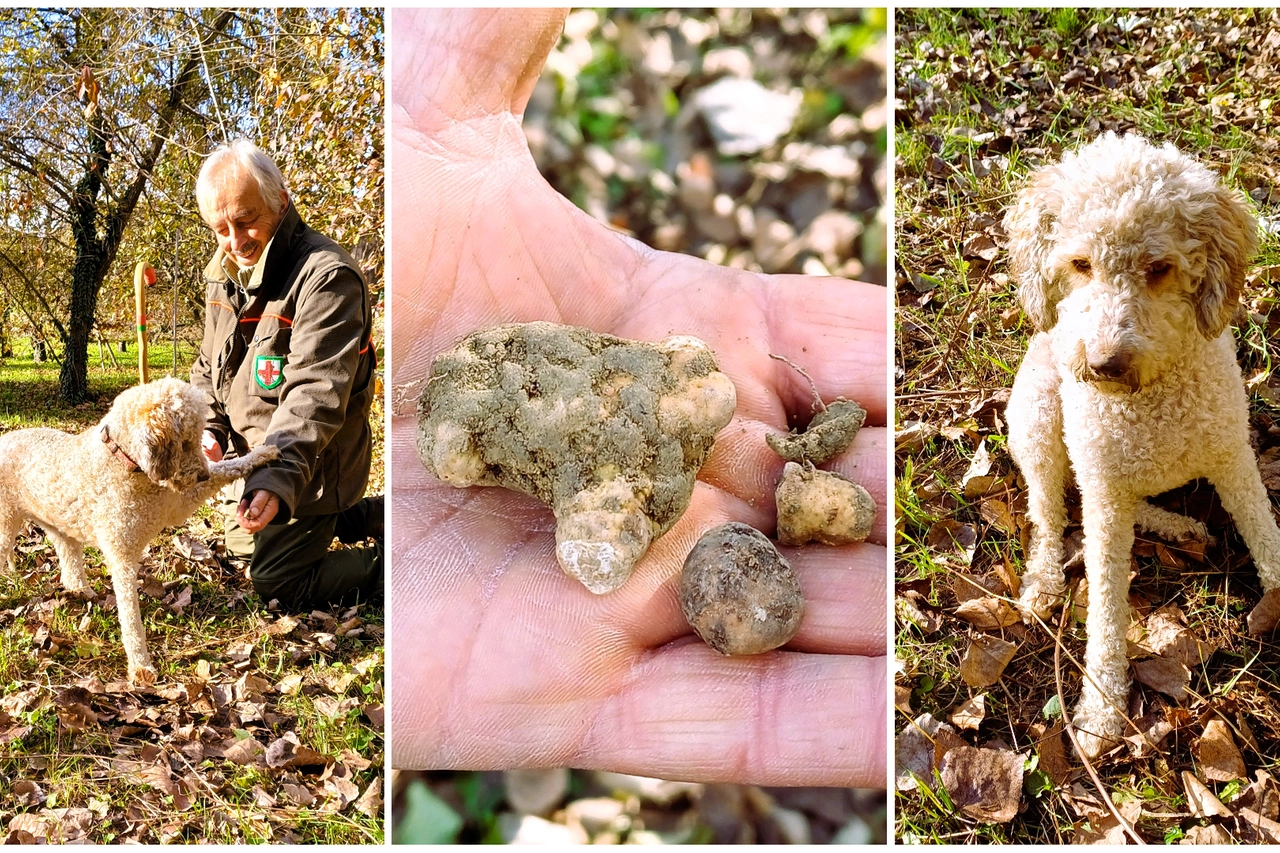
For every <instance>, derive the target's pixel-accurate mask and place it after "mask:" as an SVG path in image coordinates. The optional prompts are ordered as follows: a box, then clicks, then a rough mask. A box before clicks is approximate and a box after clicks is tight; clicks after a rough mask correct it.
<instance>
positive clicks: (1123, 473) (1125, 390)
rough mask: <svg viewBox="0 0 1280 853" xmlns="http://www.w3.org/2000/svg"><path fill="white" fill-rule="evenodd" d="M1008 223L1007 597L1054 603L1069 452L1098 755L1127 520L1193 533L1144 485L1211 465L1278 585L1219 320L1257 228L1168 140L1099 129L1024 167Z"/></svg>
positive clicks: (1231, 300)
mask: <svg viewBox="0 0 1280 853" xmlns="http://www.w3.org/2000/svg"><path fill="white" fill-rule="evenodd" d="M1004 226H1005V230H1006V232H1007V233H1008V235H1009V248H1010V255H1011V261H1012V266H1013V270H1014V273H1015V275H1016V276H1017V278H1018V281H1019V290H1018V296H1019V298H1020V300H1021V302H1022V305H1023V308H1024V310H1025V312H1026V314H1027V316H1028V318H1029V319H1030V320H1031V322H1032V323H1033V324H1034V325H1035V327H1036V329H1037V334H1036V335H1035V336H1034V337H1033V338H1032V339H1031V343H1030V345H1029V348H1028V352H1027V355H1026V357H1025V358H1024V359H1023V362H1022V365H1021V367H1020V368H1019V370H1018V376H1017V379H1016V380H1015V381H1014V386H1013V392H1012V395H1011V396H1010V399H1009V405H1008V409H1007V421H1008V424H1009V449H1010V451H1011V452H1012V454H1013V457H1014V460H1015V461H1016V462H1017V464H1018V467H1019V468H1020V469H1021V470H1022V473H1023V475H1024V476H1025V477H1026V480H1027V490H1028V515H1029V517H1030V520H1031V522H1032V536H1031V544H1030V551H1029V554H1028V556H1027V568H1026V573H1025V574H1024V576H1023V579H1022V590H1021V595H1020V603H1021V607H1022V609H1023V612H1024V615H1026V616H1027V618H1028V619H1029V618H1030V614H1032V613H1034V614H1036V615H1039V616H1042V617H1043V616H1045V615H1047V614H1048V613H1049V612H1050V611H1051V610H1052V609H1053V608H1054V606H1056V605H1057V604H1059V603H1061V601H1062V598H1063V594H1064V579H1063V567H1062V559H1063V547H1062V535H1063V530H1064V528H1065V526H1066V521H1067V516H1066V508H1065V506H1064V497H1063V490H1064V487H1065V484H1066V480H1067V477H1068V462H1069V463H1070V468H1071V469H1072V470H1074V473H1075V477H1076V481H1077V483H1078V484H1079V487H1080V496H1081V503H1082V508H1083V522H1084V537H1085V549H1084V556H1085V571H1086V576H1087V580H1088V584H1089V607H1088V619H1087V624H1086V627H1087V630H1088V645H1087V649H1086V652H1085V679H1084V688H1083V694H1082V696H1081V699H1080V703H1079V705H1078V706H1077V708H1076V713H1075V717H1074V722H1075V726H1076V728H1077V730H1078V739H1079V741H1080V745H1081V749H1082V751H1083V752H1085V753H1086V754H1088V755H1090V756H1095V755H1098V754H1100V753H1101V752H1102V751H1104V750H1106V749H1108V748H1109V747H1111V746H1113V745H1114V744H1115V743H1116V742H1117V741H1118V739H1119V737H1120V736H1121V735H1122V734H1123V732H1124V723H1125V718H1124V711H1125V709H1126V708H1127V700H1128V693H1129V665H1128V659H1127V655H1126V642H1125V633H1126V630H1127V628H1128V626H1129V604H1128V586H1129V565H1130V556H1131V551H1132V547H1133V540H1134V525H1135V524H1137V525H1138V526H1140V527H1143V528H1144V529H1147V530H1150V531H1152V532H1154V533H1157V534H1159V535H1162V536H1166V537H1170V538H1183V537H1188V536H1193V535H1204V534H1205V532H1206V531H1205V529H1204V526H1203V525H1202V524H1201V523H1199V522H1197V521H1193V520H1191V519H1189V518H1186V517H1184V516H1181V515H1178V514H1175V513H1171V512H1167V511H1165V510H1162V509H1159V508H1157V507H1154V506H1152V505H1151V504H1149V503H1147V501H1146V500H1145V499H1146V498H1148V497H1150V496H1152V495H1156V494H1159V493H1161V492H1164V491H1167V490H1169V489H1172V488H1176V487H1177V486H1180V485H1182V484H1183V483H1186V482H1188V481H1189V480H1193V479H1196V478H1200V477H1203V478H1206V479H1208V480H1209V481H1210V482H1211V483H1213V485H1214V487H1215V488H1216V489H1217V492H1218V496H1219V497H1220V498H1221V500H1222V504H1223V506H1224V507H1226V509H1227V511H1228V512H1230V513H1231V517H1232V518H1233V519H1234V520H1235V522H1236V526H1237V527H1238V528H1239V530H1240V533H1241V535H1242V536H1243V537H1244V540H1245V542H1246V543H1247V544H1248V546H1249V550H1250V552H1251V553H1252V555H1253V558H1254V563H1255V565H1256V566H1257V568H1258V573H1259V575H1260V576H1261V579H1262V585H1263V588H1264V589H1266V590H1271V589H1273V588H1275V587H1277V586H1280V530H1278V529H1277V527H1276V523H1275V520H1274V518H1273V516H1272V512H1271V503H1270V501H1269V499H1268V496H1267V492H1266V489H1265V488H1264V487H1263V485H1262V479H1261V477H1260V476H1259V473H1258V466H1257V460H1256V458H1255V456H1254V453H1253V450H1252V449H1251V448H1250V446H1249V427H1248V408H1247V398H1246V395H1245V389H1244V382H1243V378H1242V376H1241V373H1240V367H1239V365H1238V364H1237V362H1236V344H1235V339H1234V338H1233V336H1232V334H1231V331H1230V329H1229V328H1228V324H1229V323H1230V321H1231V318H1232V315H1233V314H1234V312H1235V310H1236V306H1237V303H1238V302H1239V297H1240V292H1241V288H1242V285H1243V282H1244V277H1245V272H1246V269H1247V265H1248V262H1249V259H1250V257H1251V256H1252V254H1253V252H1254V251H1255V250H1256V248H1257V234H1256V231H1257V226H1256V224H1255V222H1254V220H1253V217H1252V215H1251V213H1250V211H1249V208H1248V206H1247V205H1246V204H1245V202H1244V200H1243V199H1242V198H1241V196H1240V195H1239V194H1238V193H1235V192H1232V191H1230V190H1228V189H1226V188H1225V187H1223V186H1222V185H1221V184H1220V183H1219V182H1218V180H1217V178H1216V177H1215V176H1214V175H1213V173H1212V172H1210V171H1209V170H1208V169H1207V168H1205V167H1204V166H1202V165H1200V164H1199V163H1197V162H1195V161H1194V160H1192V159H1191V158H1189V157H1187V156H1185V155H1183V154H1181V153H1179V152H1178V151H1177V150H1176V149H1175V148H1174V147H1173V146H1172V145H1168V144H1166V145H1164V146H1161V147H1156V146H1154V145H1152V144H1150V143H1148V142H1147V141H1146V140H1144V139H1142V138H1141V137H1138V136H1134V135H1129V136H1125V137H1123V138H1120V137H1117V136H1116V135H1115V134H1112V133H1108V134H1106V135H1105V136H1102V137H1100V138H1098V139H1097V140H1095V141H1094V142H1092V143H1091V144H1089V145H1086V146H1085V147H1083V148H1082V149H1080V151H1079V152H1077V153H1075V154H1071V153H1068V154H1066V155H1065V156H1064V157H1063V159H1062V162H1061V163H1060V164H1058V165H1054V166H1049V167H1047V168H1044V169H1041V170H1040V171H1038V172H1036V173H1035V174H1034V175H1033V176H1032V178H1031V183H1030V186H1029V187H1027V188H1026V189H1025V190H1023V192H1022V193H1021V195H1020V196H1019V197H1018V199H1017V202H1016V204H1015V206H1014V207H1013V209H1012V210H1011V211H1010V212H1009V213H1008V215H1007V216H1006V217H1005V222H1004Z"/></svg>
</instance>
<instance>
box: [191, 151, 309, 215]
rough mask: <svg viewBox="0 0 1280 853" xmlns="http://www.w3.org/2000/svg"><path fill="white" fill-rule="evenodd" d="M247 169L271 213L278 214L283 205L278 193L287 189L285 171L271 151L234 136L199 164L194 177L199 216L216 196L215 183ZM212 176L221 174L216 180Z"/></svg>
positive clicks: (216, 184)
mask: <svg viewBox="0 0 1280 853" xmlns="http://www.w3.org/2000/svg"><path fill="white" fill-rule="evenodd" d="M246 172H247V173H248V174H249V175H250V176H252V177H253V179H254V181H256V182H257V184H258V190H259V192H261V193H262V200H263V201H264V202H265V203H266V205H267V209H268V210H270V211H271V213H272V214H273V215H278V214H279V213H280V209H281V208H282V207H283V206H284V205H283V203H282V202H281V201H280V193H281V191H283V192H286V193H287V192H288V191H289V187H288V186H286V185H285V182H284V175H282V174H280V167H279V166H277V165H276V161H275V160H272V159H271V155H269V154H268V153H267V152H265V151H263V150H262V149H261V148H259V147H258V146H256V145H254V144H253V143H252V142H250V141H249V140H247V139H235V140H232V141H231V142H226V143H223V144H222V145H219V146H218V147H217V148H216V149H214V151H213V153H212V154H210V155H209V156H208V157H207V158H205V161H204V165H203V166H201V167H200V175H199V177H197V178H196V205H197V206H198V207H199V208H200V214H201V216H203V215H204V213H205V211H207V210H210V209H211V208H212V207H213V204H214V201H215V199H216V198H217V193H218V187H219V186H221V185H222V184H223V182H224V181H225V180H226V178H228V177H234V176H237V175H240V174H243V173H246ZM215 176H216V177H217V178H220V179H221V180H218V181H216V182H215V180H214V179H215Z"/></svg>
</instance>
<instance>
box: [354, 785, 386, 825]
mask: <svg viewBox="0 0 1280 853" xmlns="http://www.w3.org/2000/svg"><path fill="white" fill-rule="evenodd" d="M355 808H356V811H358V812H360V813H361V814H362V815H364V816H365V817H371V818H375V819H376V818H379V817H381V816H382V777H381V776H374V777H373V781H372V782H370V783H369V786H368V787H367V788H365V789H364V793H363V794H361V795H360V799H358V800H356V803H355Z"/></svg>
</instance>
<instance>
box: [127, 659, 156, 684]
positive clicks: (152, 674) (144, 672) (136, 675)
mask: <svg viewBox="0 0 1280 853" xmlns="http://www.w3.org/2000/svg"><path fill="white" fill-rule="evenodd" d="M129 683H130V684H132V685H133V686H134V687H150V686H151V685H153V684H155V683H156V669H155V667H153V666H151V665H150V664H148V665H146V666H132V665H130V667H129Z"/></svg>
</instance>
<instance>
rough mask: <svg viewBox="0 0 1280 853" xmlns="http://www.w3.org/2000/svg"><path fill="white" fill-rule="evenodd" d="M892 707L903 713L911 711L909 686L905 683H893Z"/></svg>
mask: <svg viewBox="0 0 1280 853" xmlns="http://www.w3.org/2000/svg"><path fill="white" fill-rule="evenodd" d="M893 707H895V708H897V709H898V710H899V711H901V712H902V713H904V714H908V715H909V714H910V713H911V688H910V687H907V686H906V685H905V684H895V685H893Z"/></svg>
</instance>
